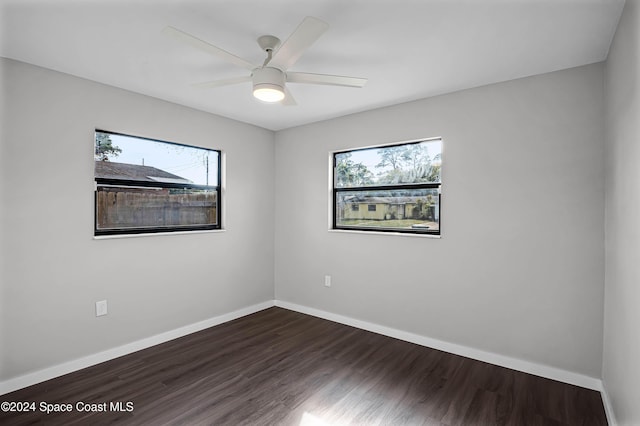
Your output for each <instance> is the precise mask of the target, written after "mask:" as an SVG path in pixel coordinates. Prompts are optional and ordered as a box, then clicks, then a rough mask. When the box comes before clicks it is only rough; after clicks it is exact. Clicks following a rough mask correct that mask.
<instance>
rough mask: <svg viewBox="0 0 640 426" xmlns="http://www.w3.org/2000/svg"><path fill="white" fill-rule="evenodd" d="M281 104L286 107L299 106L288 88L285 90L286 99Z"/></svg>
mask: <svg viewBox="0 0 640 426" xmlns="http://www.w3.org/2000/svg"><path fill="white" fill-rule="evenodd" d="M281 104H282V105H285V106H295V105H298V103H297V102H296V100H295V99H294V97H293V95H292V94H291V92H289V89H287V88H286V87H285V88H284V99H283V100H282V102H281Z"/></svg>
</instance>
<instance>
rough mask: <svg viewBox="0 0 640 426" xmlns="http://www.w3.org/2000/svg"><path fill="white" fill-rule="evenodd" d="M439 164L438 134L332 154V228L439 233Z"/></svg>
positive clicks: (440, 150) (440, 148)
mask: <svg viewBox="0 0 640 426" xmlns="http://www.w3.org/2000/svg"><path fill="white" fill-rule="evenodd" d="M441 166H442V140H441V139H439V138H438V139H426V140H420V141H413V142H405V143H402V144H395V145H385V146H379V147H374V148H363V149H354V150H350V151H341V152H335V153H333V229H349V230H358V231H383V232H403V233H413V234H434V235H440V185H441V179H440V170H441V168H442V167H441ZM360 205H366V206H367V208H366V209H365V208H364V206H363V207H362V208H360Z"/></svg>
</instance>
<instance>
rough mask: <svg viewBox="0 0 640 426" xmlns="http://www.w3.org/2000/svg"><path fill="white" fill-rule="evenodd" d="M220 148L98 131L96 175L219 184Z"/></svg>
mask: <svg viewBox="0 0 640 426" xmlns="http://www.w3.org/2000/svg"><path fill="white" fill-rule="evenodd" d="M219 155H220V154H219V152H218V151H214V150H209V149H204V148H198V147H193V146H187V145H180V144H175V143H169V142H162V141H156V140H151V139H144V138H138V137H134V136H126V135H119V134H114V133H107V132H99V131H96V138H95V151H94V160H95V177H97V178H108V179H127V180H137V181H143V182H144V181H146V182H164V183H192V184H196V185H210V186H218V184H219V183H218V163H219V161H218V160H219V158H218V157H219Z"/></svg>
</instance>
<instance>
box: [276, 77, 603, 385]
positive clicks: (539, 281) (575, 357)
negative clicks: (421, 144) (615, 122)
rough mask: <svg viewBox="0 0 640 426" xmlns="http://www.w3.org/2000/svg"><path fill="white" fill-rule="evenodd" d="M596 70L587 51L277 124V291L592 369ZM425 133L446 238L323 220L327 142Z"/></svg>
mask: <svg viewBox="0 0 640 426" xmlns="http://www.w3.org/2000/svg"><path fill="white" fill-rule="evenodd" d="M602 82H603V65H602V64H595V65H590V66H586V67H581V68H575V69H571V70H566V71H560V72H555V73H550V74H545V75H540V76H535V77H531V78H525V79H520V80H515V81H511V82H506V83H501V84H495V85H491V86H485V87H481V88H477V89H472V90H466V91H462V92H458V93H453V94H449V95H445V96H440V97H435V98H430V99H425V100H421V101H417V102H412V103H407V104H402V105H397V106H393V107H388V108H383V109H379V110H374V111H369V112H365V113H361V114H356V115H352V116H347V117H342V118H338V119H334V120H330V121H326V122H322V123H316V124H311V125H307V126H302V127H298V128H293V129H289V130H284V131H281V132H278V133H277V134H276V244H275V245H276V253H275V258H276V262H275V289H276V298H277V299H278V300H282V301H286V302H291V303H296V304H300V305H304V306H307V307H311V308H315V309H320V310H324V311H327V312H331V313H336V314H340V315H344V316H348V317H352V318H355V319H359V320H364V321H369V322H372V323H376V324H379V325H383V326H387V327H393V328H396V329H400V330H403V331H408V332H412V333H416V334H419V335H423V336H427V337H431V338H436V339H440V340H444V341H448V342H452V343H457V344H461V345H466V346H469V347H472V348H476V349H481V350H485V351H489V352H494V353H498V354H501V355H506V356H511V357H514V358H519V359H523V360H527V361H531V362H535V363H540V364H544V365H549V366H552V367H556V368H561V369H565V370H568V371H572V372H576V373H580V374H584V375H588V376H591V377H596V378H598V377H600V374H601V365H602V359H601V354H602V318H603V280H604V208H603V205H604V142H603V141H604V137H603V136H604V101H603V94H604V93H603V83H602ZM434 136H441V137H442V138H443V141H444V153H443V188H442V189H443V195H442V215H441V217H442V238H441V239H429V238H420V237H407V236H392V235H371V234H369V235H365V234H354V233H340V232H328V212H327V205H328V202H329V191H328V180H329V167H328V157H329V152H330V151H332V150H339V149H347V148H354V147H362V146H368V145H375V144H382V143H390V142H395V141H402V140H410V139H416V138H421V137H434ZM325 274H329V275H332V277H333V284H332V287H331V288H326V287H324V275H325Z"/></svg>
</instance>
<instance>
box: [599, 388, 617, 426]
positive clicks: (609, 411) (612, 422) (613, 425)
mask: <svg viewBox="0 0 640 426" xmlns="http://www.w3.org/2000/svg"><path fill="white" fill-rule="evenodd" d="M600 394H601V395H602V403H603V404H604V412H605V414H606V415H607V422H608V423H609V426H617V425H618V422H617V421H616V416H615V414H614V412H613V406H612V405H611V400H610V399H609V394H608V393H607V388H606V386H605V385H604V381H603V383H602V389H601V390H600Z"/></svg>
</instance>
